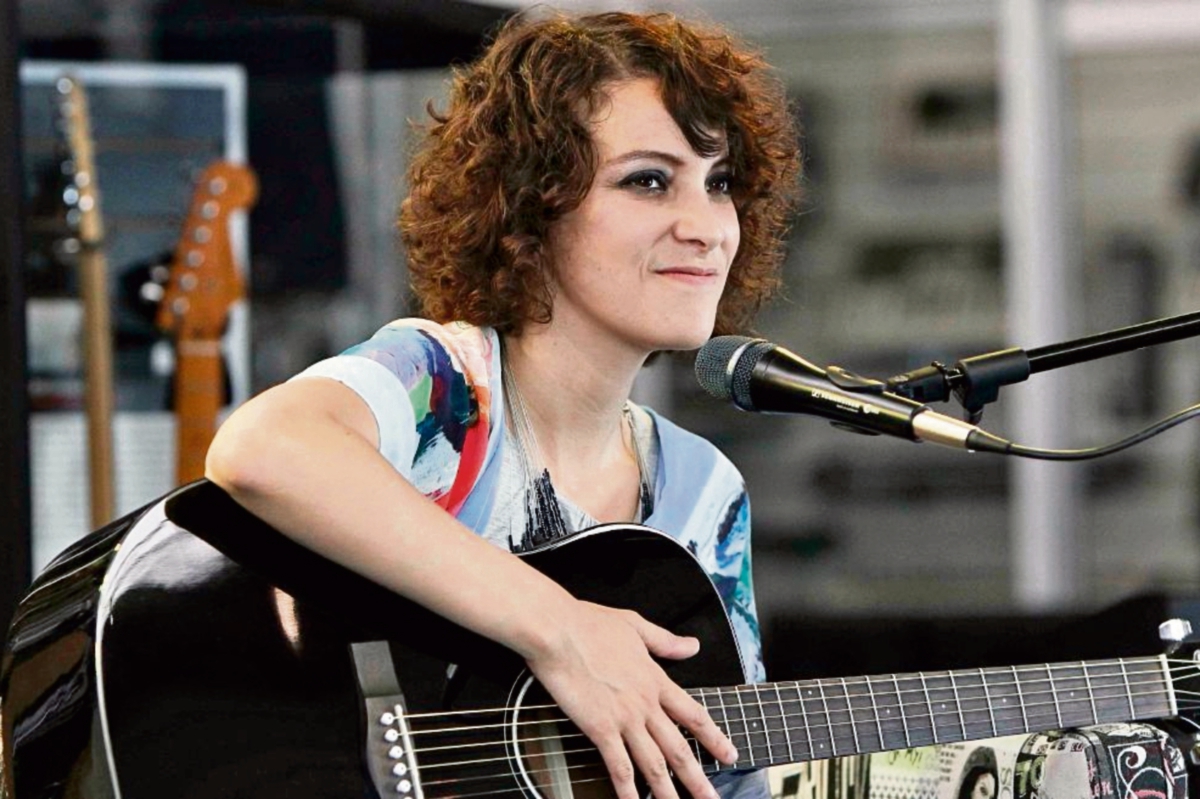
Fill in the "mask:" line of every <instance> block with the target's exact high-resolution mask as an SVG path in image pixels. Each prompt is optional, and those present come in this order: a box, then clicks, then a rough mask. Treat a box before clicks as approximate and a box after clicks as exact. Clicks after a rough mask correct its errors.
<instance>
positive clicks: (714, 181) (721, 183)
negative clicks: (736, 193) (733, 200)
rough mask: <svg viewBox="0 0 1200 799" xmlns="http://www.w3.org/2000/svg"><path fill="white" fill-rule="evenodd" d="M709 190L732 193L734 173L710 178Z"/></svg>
mask: <svg viewBox="0 0 1200 799" xmlns="http://www.w3.org/2000/svg"><path fill="white" fill-rule="evenodd" d="M708 190H709V191H710V192H716V193H718V194H732V193H733V175H731V174H729V173H723V174H720V175H713V176H712V177H710V178H709V179H708Z"/></svg>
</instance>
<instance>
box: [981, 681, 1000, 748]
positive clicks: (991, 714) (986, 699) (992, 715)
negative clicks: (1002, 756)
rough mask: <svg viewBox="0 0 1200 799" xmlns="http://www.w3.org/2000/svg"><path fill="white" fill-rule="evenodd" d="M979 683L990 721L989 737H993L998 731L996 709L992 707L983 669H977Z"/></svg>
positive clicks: (990, 694)
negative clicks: (990, 733) (990, 730)
mask: <svg viewBox="0 0 1200 799" xmlns="http://www.w3.org/2000/svg"><path fill="white" fill-rule="evenodd" d="M979 684H980V685H982V686H983V701H984V703H985V704H986V705H987V711H988V718H989V719H990V720H991V722H992V736H991V737H993V738H995V737H996V736H997V735H999V734H1000V732H999V731H998V730H997V729H996V711H995V709H994V708H993V707H992V693H991V691H989V690H988V684H987V673H986V672H985V671H984V670H983V669H980V670H979Z"/></svg>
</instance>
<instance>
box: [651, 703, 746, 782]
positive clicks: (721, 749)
mask: <svg viewBox="0 0 1200 799" xmlns="http://www.w3.org/2000/svg"><path fill="white" fill-rule="evenodd" d="M672 688H673V690H672V691H671V692H670V693H669V694H668V695H667V696H666V697H664V699H663V709H664V710H666V712H667V714H668V715H669V716H670V717H671V718H672V719H674V720H675V721H676V722H677V723H678V724H679V725H680V726H682V727H683V728H684V729H686V730H687V731H688V732H690V733H691V734H692V736H693V737H694V738H695V739H696V742H697V743H699V744H700V746H702V747H704V749H706V750H708V751H709V752H710V753H711V754H712V756H713V757H715V758H716V759H717V760H719V761H721V762H722V763H724V764H726V765H730V764H732V763H734V762H736V761H737V759H738V752H737V747H735V746H734V745H733V742H732V741H731V740H729V736H727V735H726V734H725V732H724V731H723V730H722V729H721V728H720V727H718V726H717V723H716V722H715V721H713V720H712V716H710V715H708V711H707V710H706V709H705V708H704V706H703V705H701V704H700V703H699V702H697V701H696V700H695V699H693V698H692V696H691V695H690V694H689V693H688V692H687V691H685V690H683V689H682V688H680V687H678V686H676V685H672ZM680 738H681V739H682V736H680ZM690 754H691V757H692V760H693V761H694V760H695V759H696V758H695V754H694V753H690Z"/></svg>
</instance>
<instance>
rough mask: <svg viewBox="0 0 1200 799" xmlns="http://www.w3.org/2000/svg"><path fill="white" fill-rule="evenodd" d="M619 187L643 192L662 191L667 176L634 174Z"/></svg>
mask: <svg viewBox="0 0 1200 799" xmlns="http://www.w3.org/2000/svg"><path fill="white" fill-rule="evenodd" d="M621 185H622V186H632V187H633V188H635V189H642V190H645V191H663V190H665V189H666V188H667V176H666V175H664V174H663V173H661V172H635V173H634V174H632V175H630V176H629V177H627V178H625V179H624V180H622V181H621Z"/></svg>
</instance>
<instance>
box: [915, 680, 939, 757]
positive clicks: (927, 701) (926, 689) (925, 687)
mask: <svg viewBox="0 0 1200 799" xmlns="http://www.w3.org/2000/svg"><path fill="white" fill-rule="evenodd" d="M919 676H920V677H921V691H922V692H924V694H925V705H926V706H927V707H928V708H929V726H930V729H931V730H932V731H933V742H934V743H935V744H936V743H939V741H938V734H937V719H936V718H934V715H933V701H932V700H931V699H930V698H929V682H928V681H927V680H926V679H925V672H921V673H920V675H919Z"/></svg>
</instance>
